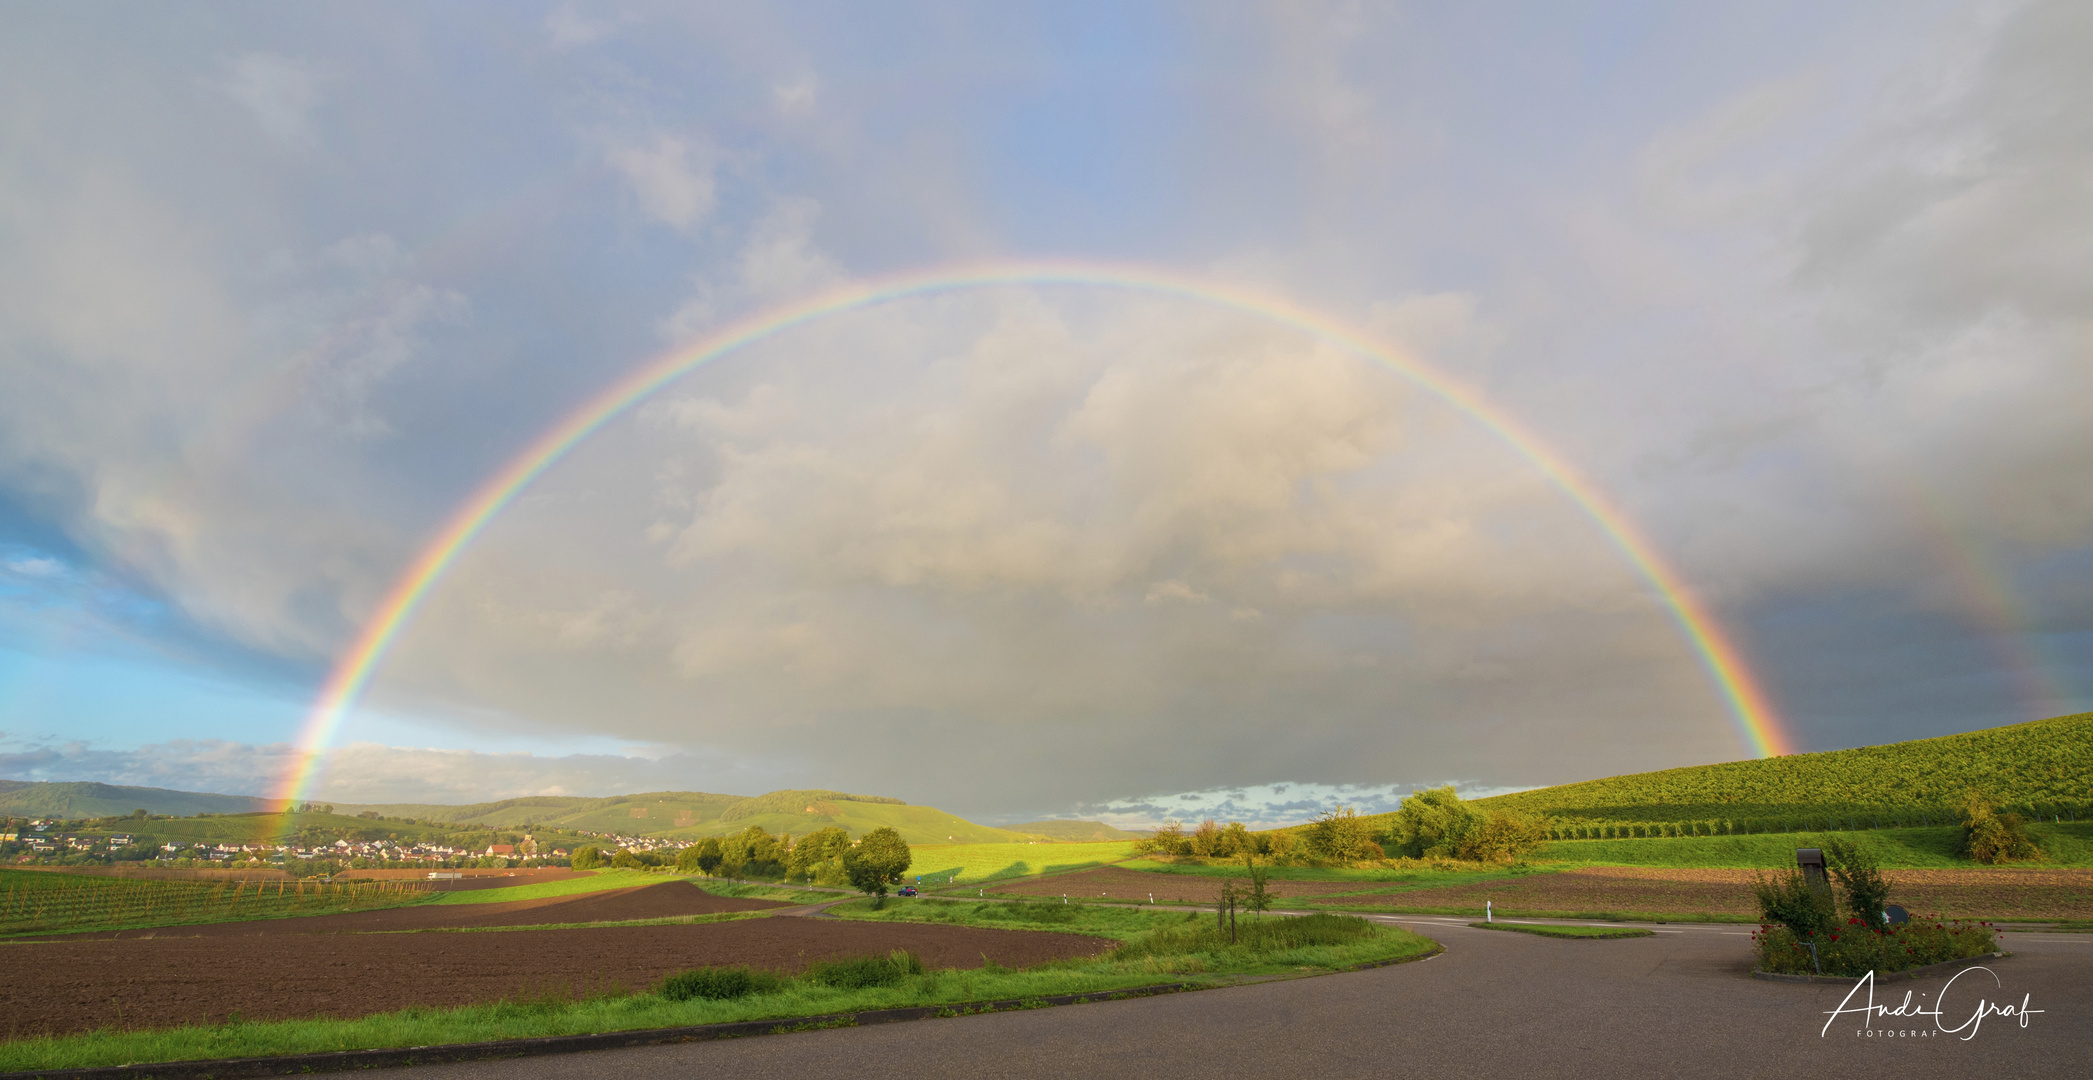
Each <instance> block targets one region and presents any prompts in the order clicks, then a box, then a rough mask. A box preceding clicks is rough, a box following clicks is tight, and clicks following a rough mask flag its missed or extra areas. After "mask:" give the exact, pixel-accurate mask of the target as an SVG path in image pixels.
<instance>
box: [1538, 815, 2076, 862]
mask: <svg viewBox="0 0 2093 1080" xmlns="http://www.w3.org/2000/svg"><path fill="white" fill-rule="evenodd" d="M1832 836H1838V837H1841V838H1844V839H1848V840H1854V841H1857V842H1859V843H1860V844H1862V845H1864V846H1866V847H1868V848H1869V849H1871V850H1873V851H1874V852H1875V853H1876V857H1877V858H1879V859H1880V860H1881V861H1882V865H1883V868H1884V869H1906V870H1919V869H1957V868H1959V869H1968V868H1970V867H1973V866H1976V865H1977V864H1975V863H1972V862H1970V861H1969V860H1968V859H1965V858H1962V857H1961V856H1959V855H1956V854H1955V847H1956V845H1957V844H1959V843H1960V842H1961V840H1962V830H1961V829H1959V828H1955V827H1952V826H1949V827H1936V828H1915V829H1871V830H1868V831H1866V832H1859V833H1850V832H1842V833H1754V834H1752V835H1750V836H1673V837H1654V838H1645V839H1635V840H1552V841H1549V842H1548V843H1546V844H1543V845H1542V846H1541V847H1540V849H1539V850H1537V851H1535V852H1534V853H1533V854H1531V855H1529V856H1528V857H1527V858H1528V859H1529V860H1530V861H1533V862H1565V863H1574V864H1578V865H1591V866H1677V867H1696V868H1717V867H1745V868H1752V867H1787V866H1793V865H1795V849H1796V848H1806V847H1823V846H1824V842H1825V840H1826V839H1828V838H1830V837H1832ZM2028 836H2029V837H2030V838H2032V839H2033V840H2034V841H2035V843H2036V846H2038V847H2040V848H2042V851H2043V855H2044V856H2045V857H2044V858H2043V860H2042V861H2040V862H2032V863H2014V864H2012V865H2015V866H2040V867H2074V866H2093V822H2085V821H2081V822H2065V823H2063V824H2031V825H2029V826H2028Z"/></svg>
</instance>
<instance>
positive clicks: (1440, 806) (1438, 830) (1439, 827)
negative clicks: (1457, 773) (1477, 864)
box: [1394, 784, 1483, 859]
mask: <svg viewBox="0 0 2093 1080" xmlns="http://www.w3.org/2000/svg"><path fill="white" fill-rule="evenodd" d="M1482 821H1483V816H1482V815H1481V814H1479V813H1477V812H1476V810H1475V808H1474V807H1472V806H1469V805H1467V804H1465V803H1463V802H1462V801H1461V797H1460V796H1459V795H1457V794H1455V793H1454V789H1453V785H1452V784H1448V785H1446V786H1445V787H1436V788H1427V789H1425V790H1423V791H1413V792H1411V793H1410V794H1409V795H1408V796H1406V797H1404V799H1403V802H1402V805H1401V806H1400V807H1398V808H1397V810H1396V812H1395V829H1394V832H1395V836H1394V839H1395V846H1396V849H1397V850H1398V851H1400V852H1401V853H1402V854H1404V855H1408V856H1410V857H1411V858H1413V859H1451V858H1455V857H1457V856H1459V855H1460V853H1461V841H1462V840H1463V839H1465V838H1466V837H1467V835H1468V833H1469V832H1470V831H1471V830H1473V829H1475V828H1476V827H1477V826H1479V825H1481V824H1482Z"/></svg>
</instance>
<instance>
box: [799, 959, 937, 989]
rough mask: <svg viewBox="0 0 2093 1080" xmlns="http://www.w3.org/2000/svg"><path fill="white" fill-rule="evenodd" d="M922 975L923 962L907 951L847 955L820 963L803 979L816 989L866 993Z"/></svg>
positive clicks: (809, 969) (804, 975)
mask: <svg viewBox="0 0 2093 1080" xmlns="http://www.w3.org/2000/svg"><path fill="white" fill-rule="evenodd" d="M921 974H923V959H922V958H921V957H919V956H917V955H916V954H915V953H912V952H909V951H907V950H905V949H896V950H894V951H893V952H890V953H888V954H887V955H885V956H846V957H844V958H843V959H841V960H817V961H815V962H814V963H811V964H808V965H807V969H806V970H805V971H804V972H801V973H800V977H801V978H804V979H805V980H807V981H808V982H810V983H814V984H815V985H817V986H830V987H834V988H836V989H838V990H863V989H865V988H867V987H871V986H892V985H894V984H895V983H898V982H900V981H901V980H903V979H905V978H908V977H909V976H911V975H921Z"/></svg>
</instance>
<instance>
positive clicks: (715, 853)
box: [690, 836, 724, 877]
mask: <svg viewBox="0 0 2093 1080" xmlns="http://www.w3.org/2000/svg"><path fill="white" fill-rule="evenodd" d="M690 850H692V851H695V852H697V853H698V854H697V856H696V858H695V860H694V861H695V862H696V863H697V864H698V870H699V872H700V873H703V874H705V875H706V876H708V877H709V876H711V875H713V874H715V873H718V872H719V866H720V863H721V862H722V861H723V858H724V857H723V856H722V855H721V854H720V845H719V837H717V836H708V837H706V838H705V839H703V840H700V841H698V842H697V845H696V846H695V847H692V848H691V849H690Z"/></svg>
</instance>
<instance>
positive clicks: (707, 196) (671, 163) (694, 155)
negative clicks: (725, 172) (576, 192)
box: [608, 134, 719, 232]
mask: <svg viewBox="0 0 2093 1080" xmlns="http://www.w3.org/2000/svg"><path fill="white" fill-rule="evenodd" d="M608 157H609V159H610V163H611V166H612V167H613V168H615V169H617V170H618V172H620V173H622V174H623V175H624V177H625V182H626V183H627V184H630V185H631V187H632V194H633V198H634V199H635V200H637V201H638V203H639V207H640V211H641V212H642V213H644V214H646V215H647V216H648V217H650V218H653V219H654V220H656V221H659V222H661V223H662V224H664V225H667V226H669V227H670V228H672V229H676V230H678V231H680V232H690V231H692V230H694V229H696V228H697V227H698V226H700V225H703V224H704V223H705V222H706V221H707V220H708V219H710V218H711V217H712V212H713V210H714V209H715V208H716V207H717V205H718V202H719V191H718V182H717V180H716V179H715V177H714V170H715V169H716V168H717V167H718V162H717V156H716V155H715V154H714V152H713V151H712V149H711V148H710V147H709V146H708V145H707V144H705V143H704V142H702V141H700V140H693V139H686V138H681V137H678V136H675V135H668V134H661V135H656V136H654V137H653V138H652V139H650V140H647V141H645V142H643V143H640V144H639V145H633V146H623V147H617V148H614V149H612V150H611V151H610V152H609V154H608Z"/></svg>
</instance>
